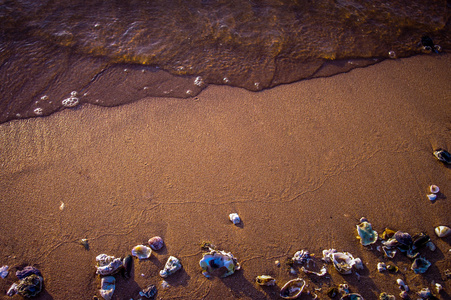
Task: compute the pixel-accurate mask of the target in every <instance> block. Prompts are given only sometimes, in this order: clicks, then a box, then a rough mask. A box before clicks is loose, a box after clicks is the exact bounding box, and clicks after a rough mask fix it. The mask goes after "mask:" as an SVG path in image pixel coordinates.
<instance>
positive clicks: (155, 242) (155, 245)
mask: <svg viewBox="0 0 451 300" xmlns="http://www.w3.org/2000/svg"><path fill="white" fill-rule="evenodd" d="M148 243H149V246H150V248H152V249H153V250H155V251H158V250H160V249H161V248H163V246H164V242H163V239H162V238H161V237H159V236H154V237H152V238H150V239H149V241H148Z"/></svg>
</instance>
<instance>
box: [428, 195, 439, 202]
mask: <svg viewBox="0 0 451 300" xmlns="http://www.w3.org/2000/svg"><path fill="white" fill-rule="evenodd" d="M427 196H428V198H429V200H431V201H434V200H435V199H437V195H436V194H428V195H427Z"/></svg>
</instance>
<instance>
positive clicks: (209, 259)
mask: <svg viewBox="0 0 451 300" xmlns="http://www.w3.org/2000/svg"><path fill="white" fill-rule="evenodd" d="M199 265H200V267H201V268H202V271H203V272H202V274H203V275H204V276H205V277H207V278H209V277H210V276H211V275H212V274H215V275H217V276H220V277H227V276H229V275H232V274H233V273H234V272H235V271H237V270H239V269H240V264H239V263H238V261H237V259H236V258H235V257H233V255H232V253H230V252H228V253H227V252H225V251H222V250H221V251H218V250H213V249H210V252H208V253H204V254H203V257H202V259H201V260H200V261H199Z"/></svg>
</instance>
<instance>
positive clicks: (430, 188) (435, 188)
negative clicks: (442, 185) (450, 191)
mask: <svg viewBox="0 0 451 300" xmlns="http://www.w3.org/2000/svg"><path fill="white" fill-rule="evenodd" d="M429 190H430V191H431V193H433V194H437V193H438V192H439V191H440V189H439V187H438V186H436V185H435V184H433V185H431V186H430V187H429Z"/></svg>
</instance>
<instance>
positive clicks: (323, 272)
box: [301, 266, 327, 277]
mask: <svg viewBox="0 0 451 300" xmlns="http://www.w3.org/2000/svg"><path fill="white" fill-rule="evenodd" d="M301 270H302V271H303V272H304V273H305V274H314V275H316V276H319V277H322V276H324V275H326V274H327V268H326V266H323V267H322V268H321V270H319V272H315V271H311V270H307V269H306V268H305V267H302V268H301Z"/></svg>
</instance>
